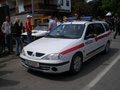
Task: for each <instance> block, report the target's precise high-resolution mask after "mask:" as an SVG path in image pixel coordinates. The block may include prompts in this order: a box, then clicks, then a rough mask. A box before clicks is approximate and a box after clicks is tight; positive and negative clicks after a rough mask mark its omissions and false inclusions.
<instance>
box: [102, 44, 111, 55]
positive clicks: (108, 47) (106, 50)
mask: <svg viewBox="0 0 120 90" xmlns="http://www.w3.org/2000/svg"><path fill="white" fill-rule="evenodd" d="M109 51H110V42H107V44H106V46H105V49H104V51H103V52H104V53H105V54H107V53H109Z"/></svg>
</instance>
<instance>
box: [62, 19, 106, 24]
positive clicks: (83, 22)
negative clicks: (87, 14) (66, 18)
mask: <svg viewBox="0 0 120 90" xmlns="http://www.w3.org/2000/svg"><path fill="white" fill-rule="evenodd" d="M89 23H106V22H105V21H79V20H78V21H72V22H64V23H63V24H89Z"/></svg>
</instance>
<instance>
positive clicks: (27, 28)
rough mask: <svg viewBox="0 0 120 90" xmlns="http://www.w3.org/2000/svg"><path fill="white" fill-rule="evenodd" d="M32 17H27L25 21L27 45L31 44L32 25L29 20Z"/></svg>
mask: <svg viewBox="0 0 120 90" xmlns="http://www.w3.org/2000/svg"><path fill="white" fill-rule="evenodd" d="M31 18H32V16H30V15H27V20H26V32H27V42H28V44H29V43H31V42H32V25H31V22H30V20H31Z"/></svg>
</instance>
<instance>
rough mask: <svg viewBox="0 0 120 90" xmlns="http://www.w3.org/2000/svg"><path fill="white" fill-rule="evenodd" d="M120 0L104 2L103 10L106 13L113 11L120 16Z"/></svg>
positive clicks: (106, 0) (105, 0) (104, 0)
mask: <svg viewBox="0 0 120 90" xmlns="http://www.w3.org/2000/svg"><path fill="white" fill-rule="evenodd" d="M119 6H120V0H102V8H103V9H104V10H105V11H107V12H108V11H111V12H113V13H114V14H118V15H120V8H119Z"/></svg>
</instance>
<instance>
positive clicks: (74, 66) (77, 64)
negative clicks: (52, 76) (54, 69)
mask: <svg viewBox="0 0 120 90" xmlns="http://www.w3.org/2000/svg"><path fill="white" fill-rule="evenodd" d="M81 67H82V55H80V54H75V55H74V56H73V58H72V61H71V66H70V73H72V74H76V73H79V72H80V70H81Z"/></svg>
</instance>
